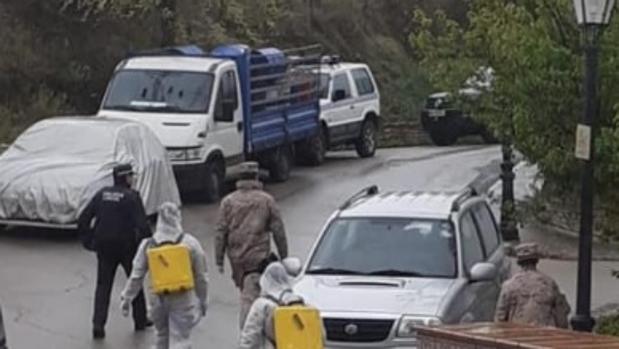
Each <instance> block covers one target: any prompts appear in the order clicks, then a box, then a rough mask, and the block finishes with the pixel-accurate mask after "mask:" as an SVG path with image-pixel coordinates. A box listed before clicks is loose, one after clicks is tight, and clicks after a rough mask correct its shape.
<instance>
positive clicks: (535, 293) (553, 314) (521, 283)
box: [495, 244, 570, 328]
mask: <svg viewBox="0 0 619 349" xmlns="http://www.w3.org/2000/svg"><path fill="white" fill-rule="evenodd" d="M516 255H517V258H518V261H519V262H522V261H526V260H533V261H537V260H538V259H539V252H538V249H537V245H535V244H522V245H520V246H518V247H516ZM569 312H570V306H569V304H568V303H567V300H566V299H565V296H564V295H563V294H561V292H560V291H559V287H558V286H557V284H556V283H555V282H554V280H552V279H551V278H550V277H549V276H547V275H544V274H543V273H541V272H539V271H538V270H537V269H536V268H535V264H532V265H527V266H524V267H523V270H522V271H520V272H518V273H516V274H515V275H514V276H513V277H512V278H511V279H509V280H507V281H506V282H505V283H504V284H503V288H502V289H501V295H500V296H499V303H498V305H497V310H496V314H495V321H499V322H505V321H507V322H516V323H523V324H531V325H538V326H552V327H560V328H567V327H568V320H567V316H568V314H569Z"/></svg>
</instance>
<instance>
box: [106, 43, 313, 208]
mask: <svg viewBox="0 0 619 349" xmlns="http://www.w3.org/2000/svg"><path fill="white" fill-rule="evenodd" d="M295 57H298V58H291V56H289V55H288V54H287V53H286V52H284V51H280V50H277V49H274V48H267V49H259V50H252V49H250V48H249V47H247V46H244V45H225V46H220V47H217V48H215V49H214V50H213V51H211V52H210V53H209V54H206V53H204V52H203V51H202V50H201V49H199V48H197V47H195V46H186V47H178V48H168V49H162V50H157V51H153V52H150V53H148V52H147V53H142V54H139V55H135V56H132V57H129V58H127V59H125V60H124V61H122V62H121V63H120V64H119V65H118V66H117V68H116V70H115V72H114V74H113V76H112V78H111V80H110V83H109V85H108V88H107V92H106V94H105V96H104V98H103V102H102V105H101V108H100V111H99V113H98V115H99V116H107V117H119V118H125V119H132V120H136V121H139V122H142V123H144V124H146V125H148V126H149V127H150V128H151V129H152V130H153V131H154V132H155V133H156V134H157V136H158V137H159V139H160V140H161V142H162V143H163V145H164V146H165V147H166V149H167V151H168V156H169V158H170V160H171V162H172V165H173V168H174V172H175V175H176V177H177V181H178V183H179V186H180V187H181V189H182V190H183V191H200V192H202V193H203V194H204V197H205V199H206V200H207V201H211V202H212V201H216V200H217V199H218V198H219V196H220V193H221V188H222V185H223V182H224V180H225V178H226V175H227V174H229V173H230V171H229V170H230V169H231V168H233V167H234V166H235V165H238V164H240V163H241V162H243V161H245V160H256V161H258V162H259V163H260V164H261V166H262V167H265V168H266V169H268V170H269V173H270V176H271V177H272V178H273V179H274V180H276V181H283V180H286V179H287V178H288V175H289V172H290V167H291V160H290V157H291V155H292V154H293V152H294V148H293V147H294V144H295V143H302V142H305V141H307V140H308V139H312V138H313V137H315V136H316V135H317V131H318V115H319V103H318V94H317V89H316V88H313V86H315V85H317V81H318V80H317V79H318V76H317V75H316V74H305V75H303V74H301V75H300V74H299V73H298V72H296V73H295V74H296V75H295V76H296V78H295V80H293V79H292V78H291V77H290V75H291V72H293V71H295V69H294V67H295V66H297V65H301V64H304V65H306V64H311V62H312V61H314V60H315V57H314V58H311V57H309V58H307V57H304V56H295ZM318 57H319V56H318ZM299 80H302V81H304V82H305V84H300V83H296V84H295V83H291V81H297V82H298V81H299ZM313 84H314V85H313Z"/></svg>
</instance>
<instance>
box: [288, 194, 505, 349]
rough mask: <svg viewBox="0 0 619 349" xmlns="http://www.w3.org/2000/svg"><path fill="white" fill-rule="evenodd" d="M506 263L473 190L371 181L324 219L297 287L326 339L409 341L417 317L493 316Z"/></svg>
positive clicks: (354, 343)
mask: <svg viewBox="0 0 619 349" xmlns="http://www.w3.org/2000/svg"><path fill="white" fill-rule="evenodd" d="M509 266H510V263H509V260H508V259H507V258H506V256H505V253H504V250H503V248H502V242H501V236H500V235H499V232H498V229H497V226H496V223H495V220H494V216H493V215H492V212H491V211H490V207H489V206H488V204H487V203H486V201H485V200H484V199H483V198H481V197H479V196H477V195H475V194H474V192H473V191H465V192H463V193H419V192H391V193H378V189H377V188H376V187H370V188H368V189H365V190H363V191H362V192H360V193H359V194H357V195H355V196H353V197H352V198H351V199H349V200H348V201H347V202H346V203H345V204H344V205H342V206H341V208H340V209H339V210H338V211H336V212H335V213H334V214H333V216H332V217H331V218H330V219H329V221H328V223H327V225H326V227H325V228H324V230H323V232H322V233H321V234H320V237H319V238H318V240H317V242H316V244H315V245H314V247H313V249H312V252H311V253H310V257H309V259H308V261H307V263H306V265H305V266H304V268H303V271H302V272H301V274H300V277H299V279H298V282H297V284H296V285H295V291H296V292H297V293H299V294H300V295H302V296H303V297H304V299H305V300H306V301H307V303H308V304H311V305H313V306H316V307H317V308H318V309H319V310H320V312H321V316H322V319H323V322H324V327H325V330H326V338H327V343H326V344H327V345H326V346H327V347H328V348H405V347H406V348H411V347H415V345H416V339H415V335H416V327H417V326H419V325H422V326H424V325H425V326H428V325H435V324H454V323H462V322H473V321H492V319H493V316H494V311H495V307H496V302H497V299H498V295H499V291H500V286H501V283H502V282H503V281H504V280H505V279H506V278H507V277H508V274H509Z"/></svg>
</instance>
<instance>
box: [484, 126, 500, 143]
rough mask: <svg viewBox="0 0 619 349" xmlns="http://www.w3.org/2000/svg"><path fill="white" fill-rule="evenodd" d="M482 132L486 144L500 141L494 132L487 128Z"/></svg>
mask: <svg viewBox="0 0 619 349" xmlns="http://www.w3.org/2000/svg"><path fill="white" fill-rule="evenodd" d="M480 134H481V138H482V139H483V140H484V143H486V144H494V143H497V142H498V139H497V138H496V137H495V136H494V134H493V133H492V132H491V131H489V130H487V129H483V130H482V131H481V133H480Z"/></svg>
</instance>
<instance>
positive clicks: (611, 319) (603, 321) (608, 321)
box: [595, 314, 619, 336]
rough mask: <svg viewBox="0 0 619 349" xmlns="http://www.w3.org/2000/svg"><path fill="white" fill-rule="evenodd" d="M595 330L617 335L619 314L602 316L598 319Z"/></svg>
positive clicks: (618, 333) (600, 332)
mask: <svg viewBox="0 0 619 349" xmlns="http://www.w3.org/2000/svg"><path fill="white" fill-rule="evenodd" d="M595 332H596V333H598V334H603V335H608V336H619V314H614V315H608V316H603V317H601V318H600V319H598V324H597V326H596V329H595Z"/></svg>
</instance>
